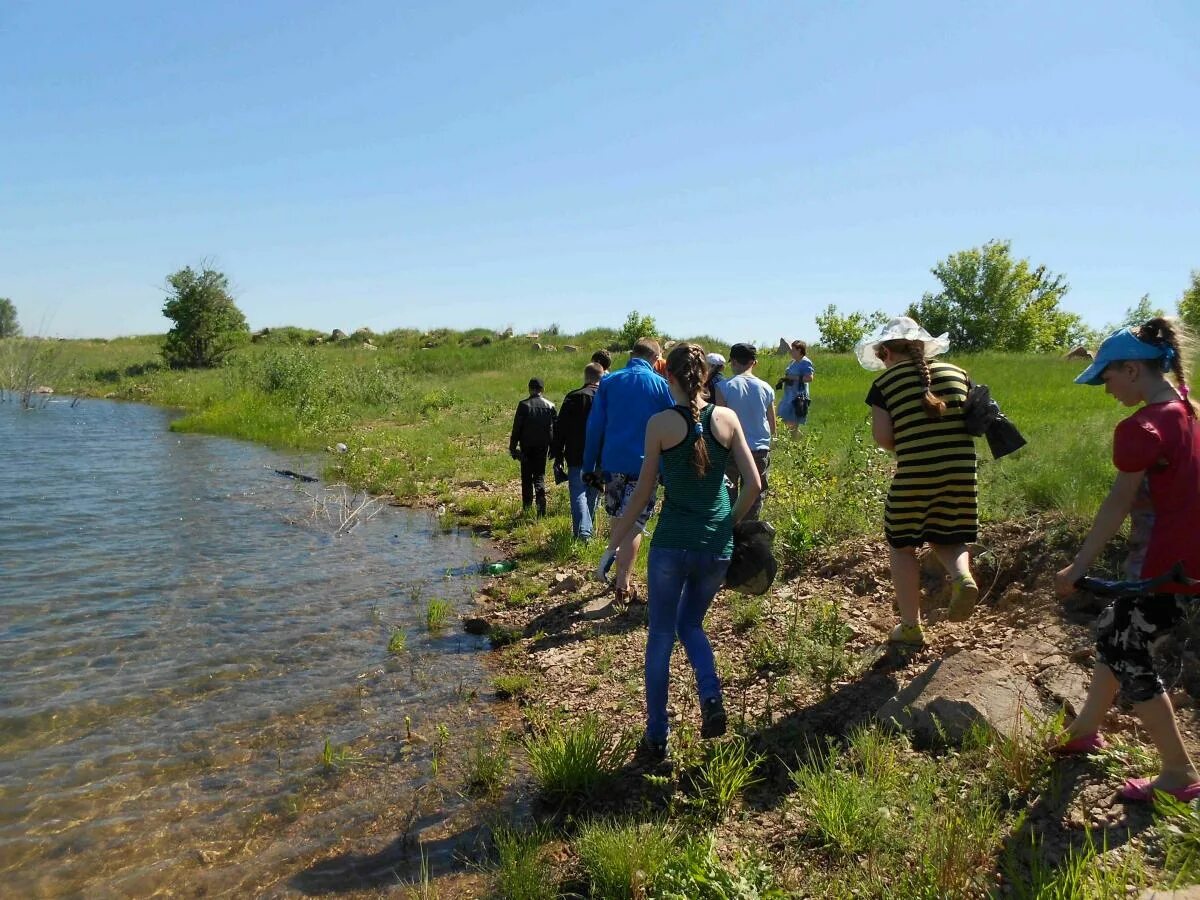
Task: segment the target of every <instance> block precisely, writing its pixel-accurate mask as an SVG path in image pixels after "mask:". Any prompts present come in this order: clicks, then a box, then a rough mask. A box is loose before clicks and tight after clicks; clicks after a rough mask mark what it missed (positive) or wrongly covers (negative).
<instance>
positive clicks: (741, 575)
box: [725, 519, 779, 594]
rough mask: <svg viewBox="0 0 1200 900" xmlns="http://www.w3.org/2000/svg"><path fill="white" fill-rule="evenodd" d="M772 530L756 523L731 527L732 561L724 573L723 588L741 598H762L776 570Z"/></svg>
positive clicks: (777, 567)
mask: <svg viewBox="0 0 1200 900" xmlns="http://www.w3.org/2000/svg"><path fill="white" fill-rule="evenodd" d="M774 543H775V528H774V527H773V526H772V525H771V523H770V522H763V521H762V520H760V519H752V520H750V521H743V522H739V523H738V524H737V525H734V526H733V557H732V559H731V560H730V562H729V569H728V570H727V571H726V572H725V587H727V588H731V589H733V590H735V591H738V592H739V593H742V594H764V593H766V592H767V589H768V588H770V586H771V583H772V582H773V581H774V580H775V573H776V572H777V571H778V569H779V565H778V563H776V562H775V554H774V553H773V552H772V546H773V545H774Z"/></svg>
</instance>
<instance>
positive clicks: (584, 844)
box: [574, 819, 679, 900]
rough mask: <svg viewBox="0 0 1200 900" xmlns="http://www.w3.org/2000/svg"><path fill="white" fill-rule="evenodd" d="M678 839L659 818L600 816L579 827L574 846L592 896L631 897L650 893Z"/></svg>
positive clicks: (622, 899) (619, 899)
mask: <svg viewBox="0 0 1200 900" xmlns="http://www.w3.org/2000/svg"><path fill="white" fill-rule="evenodd" d="M678 843H679V838H678V836H677V834H676V832H675V830H674V829H673V828H671V827H670V826H669V825H666V824H664V823H662V822H613V821H609V820H605V819H602V820H598V821H593V822H589V823H588V824H586V825H584V826H583V828H582V829H580V832H579V836H578V837H576V839H575V841H574V849H575V852H576V854H577V855H578V857H579V863H580V867H581V868H582V869H583V871H584V874H585V876H586V878H587V880H588V883H589V884H590V885H591V889H592V896H593V897H605V898H611V900H633V898H641V897H645V896H648V895H651V894H650V891H651V889H652V888H653V886H654V883H655V882H656V881H657V880H658V878H659V877H660V875H661V873H662V871H663V870H664V869H665V868H666V866H667V863H668V862H669V861H670V859H671V858H672V857H673V856H674V855H675V853H676V847H677V846H678Z"/></svg>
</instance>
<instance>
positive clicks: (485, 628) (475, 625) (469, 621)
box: [462, 616, 492, 634]
mask: <svg viewBox="0 0 1200 900" xmlns="http://www.w3.org/2000/svg"><path fill="white" fill-rule="evenodd" d="M462 623H463V631H465V632H466V633H467V634H487V633H488V632H489V631H491V630H492V623H491V622H489V621H488V620H487V619H484V618H480V617H478V616H471V617H469V618H465V619H463V620H462Z"/></svg>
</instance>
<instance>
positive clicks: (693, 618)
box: [646, 547, 729, 741]
mask: <svg viewBox="0 0 1200 900" xmlns="http://www.w3.org/2000/svg"><path fill="white" fill-rule="evenodd" d="M728 568H729V557H727V556H714V555H713V554H711V553H704V552H701V551H695V550H671V549H667V548H656V547H651V548H650V561H649V566H648V568H647V574H646V580H647V582H648V583H649V587H650V598H649V607H650V609H649V612H650V633H649V635H648V636H647V638H646V737H647V738H648V739H649V740H652V741H663V740H666V737H667V683H668V681H669V678H670V669H671V651H672V650H674V648H675V637H676V635H678V636H679V641H680V643H682V644H683V649H684V650H685V651H686V652H687V656H688V661H689V662H690V663H691V664H692V670H693V671H694V672H695V673H696V690H697V691H698V692H699V694H700V702H701V703H704V701H706V700H710V699H712V698H713V697H719V696H721V682H720V681H719V680H718V678H717V667H716V663H715V661H714V660H713V651H712V645H710V644H709V642H708V635H706V634H705V633H704V616H705V614H706V613H707V612H708V607H709V606H710V605H711V604H712V601H713V597H715V596H716V594H717V591H718V590H720V588H721V584H722V583H723V582H724V581H725V570H726V569H728Z"/></svg>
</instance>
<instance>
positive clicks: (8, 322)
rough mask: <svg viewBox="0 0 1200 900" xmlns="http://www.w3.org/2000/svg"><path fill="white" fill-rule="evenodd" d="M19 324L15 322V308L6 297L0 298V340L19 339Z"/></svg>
mask: <svg viewBox="0 0 1200 900" xmlns="http://www.w3.org/2000/svg"><path fill="white" fill-rule="evenodd" d="M20 334H21V323H20V322H18V321H17V308H16V307H15V306H14V305H13V302H12V301H11V300H9V299H8V298H7V297H0V338H8V337H19V336H20Z"/></svg>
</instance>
